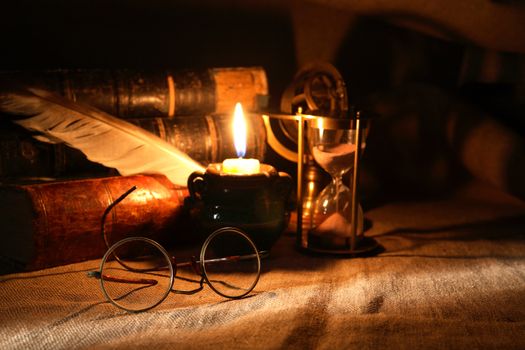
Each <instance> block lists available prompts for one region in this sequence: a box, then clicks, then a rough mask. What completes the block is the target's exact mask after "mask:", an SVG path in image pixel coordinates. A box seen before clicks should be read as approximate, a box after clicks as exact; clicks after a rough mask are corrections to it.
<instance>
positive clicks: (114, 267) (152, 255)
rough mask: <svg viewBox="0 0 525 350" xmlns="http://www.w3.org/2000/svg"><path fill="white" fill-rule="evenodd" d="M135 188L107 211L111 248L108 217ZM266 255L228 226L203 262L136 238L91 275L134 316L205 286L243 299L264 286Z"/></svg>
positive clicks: (207, 245)
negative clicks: (260, 283) (259, 285)
mask: <svg viewBox="0 0 525 350" xmlns="http://www.w3.org/2000/svg"><path fill="white" fill-rule="evenodd" d="M134 189H135V188H132V189H130V190H128V191H127V192H126V193H124V194H123V195H122V196H121V197H119V198H118V199H117V200H115V201H114V202H113V203H112V204H111V205H110V206H108V208H107V209H106V212H105V213H104V215H103V217H102V223H101V225H102V226H101V231H102V235H103V237H104V241H105V242H106V244H108V239H107V237H106V235H105V231H104V224H105V218H106V216H107V214H108V213H109V211H111V209H112V208H114V207H115V206H116V205H117V204H118V203H120V202H121V201H122V200H123V199H124V198H125V197H126V196H128V195H129V194H130V193H131V192H133V190H134ZM261 254H265V253H264V252H259V251H258V250H257V247H256V246H255V244H254V242H253V241H252V240H251V239H250V238H249V237H248V236H247V235H246V234H245V233H244V232H242V231H241V230H240V229H238V228H235V227H223V228H220V229H218V230H216V231H214V232H213V233H212V234H211V235H210V236H208V238H207V239H206V240H205V241H204V243H203V245H202V247H201V249H200V255H199V258H198V259H197V258H196V257H191V258H189V259H178V258H177V259H176V258H175V257H174V256H171V255H170V254H169V253H168V252H167V251H166V249H165V248H164V247H163V246H162V245H160V244H159V243H158V242H156V241H154V240H152V239H150V238H146V237H130V238H125V239H123V240H120V241H118V242H117V243H115V244H113V245H112V246H111V247H109V249H108V250H107V252H106V253H105V254H104V256H103V258H102V261H101V264H100V269H99V270H98V271H91V272H89V273H88V276H90V277H95V278H98V279H99V280H100V286H101V289H102V293H103V295H104V297H105V298H106V299H107V300H108V301H109V302H110V303H112V304H113V305H115V306H117V307H119V308H121V309H123V310H126V311H129V312H141V311H146V310H149V309H152V308H154V307H156V306H157V305H159V304H160V303H161V302H162V301H164V300H165V299H166V297H167V296H168V295H169V294H170V292H171V293H176V294H193V293H196V292H198V291H200V290H202V289H203V287H204V284H208V285H209V286H210V288H211V289H212V290H213V291H214V292H215V293H217V294H219V295H221V296H223V297H225V298H230V299H238V298H242V297H244V296H246V295H247V294H249V293H250V292H251V291H252V290H253V289H254V288H255V286H256V285H257V283H258V281H259V277H260V274H261ZM195 276H197V278H196V277H195ZM175 281H177V283H178V284H180V286H178V287H177V289H174V287H173V285H174V283H175ZM195 285H197V287H195ZM188 286H190V287H188Z"/></svg>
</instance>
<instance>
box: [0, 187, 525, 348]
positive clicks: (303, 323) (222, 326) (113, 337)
mask: <svg viewBox="0 0 525 350" xmlns="http://www.w3.org/2000/svg"><path fill="white" fill-rule="evenodd" d="M366 217H367V218H369V219H370V220H371V221H372V223H373V225H372V228H371V229H370V230H369V231H368V232H367V235H369V236H373V237H375V238H376V239H377V240H378V241H379V242H380V243H381V244H382V245H383V246H384V248H385V251H384V252H382V253H380V254H379V255H377V256H374V257H366V258H352V259H342V258H329V257H321V256H309V255H304V254H301V253H299V252H298V251H297V250H296V249H295V248H294V238H293V236H292V235H287V234H285V235H283V237H281V238H280V240H279V241H278V243H277V244H276V246H275V247H274V248H273V250H272V252H271V255H270V257H269V258H267V259H266V260H264V261H263V274H262V276H261V280H260V282H259V284H258V285H257V287H256V289H255V293H254V294H253V295H251V296H250V297H247V298H244V299H241V300H234V301H225V300H224V299H222V298H221V297H219V296H217V295H216V294H214V293H213V292H212V291H211V290H210V288H204V290H203V291H201V292H199V293H197V294H194V295H175V294H173V295H169V296H168V298H167V299H166V300H165V301H164V302H163V303H162V304H161V305H160V306H158V307H157V308H155V309H153V310H150V311H148V312H144V313H139V314H130V313H126V312H124V311H122V310H119V309H117V308H115V307H113V306H112V305H110V304H108V303H107V302H105V301H104V299H103V296H102V293H101V291H100V288H99V284H98V282H97V281H96V280H93V279H89V278H87V277H86V271H89V270H93V269H97V268H98V265H99V261H88V262H84V263H80V264H73V265H67V266H62V267H58V268H53V269H47V270H42V271H35V272H31V273H21V274H12V275H5V276H0V334H1V335H2V336H1V337H0V348H2V349H16V348H20V349H40V348H42V349H48V348H53V349H61V348H67V349H71V348H142V347H147V346H148V347H149V346H151V347H153V346H154V347H155V348H156V349H164V348H169V349H173V348H190V349H191V348H202V347H206V346H209V347H213V348H250V349H253V348H265V349H267V348H291V349H305V348H321V349H323V348H326V349H334V348H350V347H355V348H357V347H359V348H384V347H389V348H409V347H410V348H425V349H428V348H440V349H442V348H451V349H456V348H457V349H463V348H472V347H474V348H506V349H512V348H515V349H523V348H525V239H524V238H525V203H523V202H521V201H519V200H516V199H514V198H512V197H510V196H507V195H505V194H503V193H500V192H496V191H495V190H492V189H490V188H488V187H483V186H479V185H472V186H467V187H466V188H464V189H463V190H462V191H460V192H459V193H457V194H456V195H455V196H454V197H451V198H445V199H439V200H429V201H418V202H409V201H407V202H396V203H390V204H387V205H383V206H381V207H378V208H374V209H372V210H370V211H368V212H367V213H366Z"/></svg>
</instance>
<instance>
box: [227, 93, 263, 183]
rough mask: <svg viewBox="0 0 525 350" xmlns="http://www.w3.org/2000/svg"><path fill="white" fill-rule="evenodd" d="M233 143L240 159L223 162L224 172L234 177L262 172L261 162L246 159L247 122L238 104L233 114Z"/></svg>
mask: <svg viewBox="0 0 525 350" xmlns="http://www.w3.org/2000/svg"><path fill="white" fill-rule="evenodd" d="M233 143H234V144H235V150H236V151H237V156H238V157H239V158H229V159H225V160H224V162H222V172H223V173H225V174H232V175H250V174H257V173H259V171H260V164H259V160H257V159H252V158H249V159H244V158H243V157H244V156H245V155H246V121H245V120H244V113H243V111H242V106H241V104H240V103H238V102H237V104H236V105H235V112H234V114H233Z"/></svg>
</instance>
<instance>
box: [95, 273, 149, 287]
mask: <svg viewBox="0 0 525 350" xmlns="http://www.w3.org/2000/svg"><path fill="white" fill-rule="evenodd" d="M87 275H88V277H92V278H96V279H103V280H104V281H110V282H117V283H127V284H147V285H151V286H154V285H156V284H157V283H158V281H157V280H153V279H147V278H119V277H113V276H111V275H105V274H102V273H100V271H89V272H88V273H87Z"/></svg>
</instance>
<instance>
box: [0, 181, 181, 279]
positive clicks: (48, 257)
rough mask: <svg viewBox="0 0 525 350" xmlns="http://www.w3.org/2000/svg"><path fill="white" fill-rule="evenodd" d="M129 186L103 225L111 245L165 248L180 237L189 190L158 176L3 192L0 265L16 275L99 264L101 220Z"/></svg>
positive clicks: (102, 245) (16, 187)
mask: <svg viewBox="0 0 525 350" xmlns="http://www.w3.org/2000/svg"><path fill="white" fill-rule="evenodd" d="M132 186H137V190H135V191H134V192H132V193H131V194H130V195H129V196H128V197H126V198H125V199H124V200H123V201H122V202H121V203H119V204H118V205H117V206H116V207H114V208H113V210H112V211H111V212H110V214H109V215H108V217H107V219H106V225H105V230H106V233H107V236H108V237H109V241H110V244H111V243H114V242H116V241H118V240H120V239H122V238H125V237H129V236H146V237H150V238H153V239H156V240H158V241H160V242H166V241H169V240H173V238H174V237H173V236H175V235H180V234H182V233H183V227H184V225H185V224H186V222H185V220H186V216H185V212H184V209H183V204H184V198H185V197H186V196H187V189H186V188H185V187H179V186H175V185H173V184H172V183H171V182H170V181H168V180H167V178H166V177H164V176H161V175H135V176H126V177H111V178H102V179H89V180H78V181H68V182H57V183H47V184H45V183H44V184H33V185H14V186H4V187H1V188H0V193H1V196H0V221H1V222H2V226H3V230H2V233H1V234H0V236H1V237H2V238H1V239H2V242H3V244H2V247H1V248H0V252H1V254H0V256H1V257H2V259H1V260H3V261H11V262H13V266H17V267H18V269H23V270H36V269H42V268H47V267H52V266H58V265H64V264H70V263H75V262H79V261H84V260H89V259H95V258H100V257H101V256H102V255H103V254H104V253H105V251H106V250H107V247H106V245H105V243H104V240H103V237H102V236H101V229H100V228H101V217H102V214H103V212H104V210H105V209H106V208H107V207H108V205H109V204H111V203H112V202H113V201H114V200H115V199H117V198H118V197H119V196H120V195H122V194H123V193H124V192H126V191H127V190H128V189H130V188H131V187H132ZM10 220H11V221H10ZM13 220H15V221H14V222H13ZM17 220H18V221H20V222H17ZM177 226H180V227H177Z"/></svg>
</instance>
